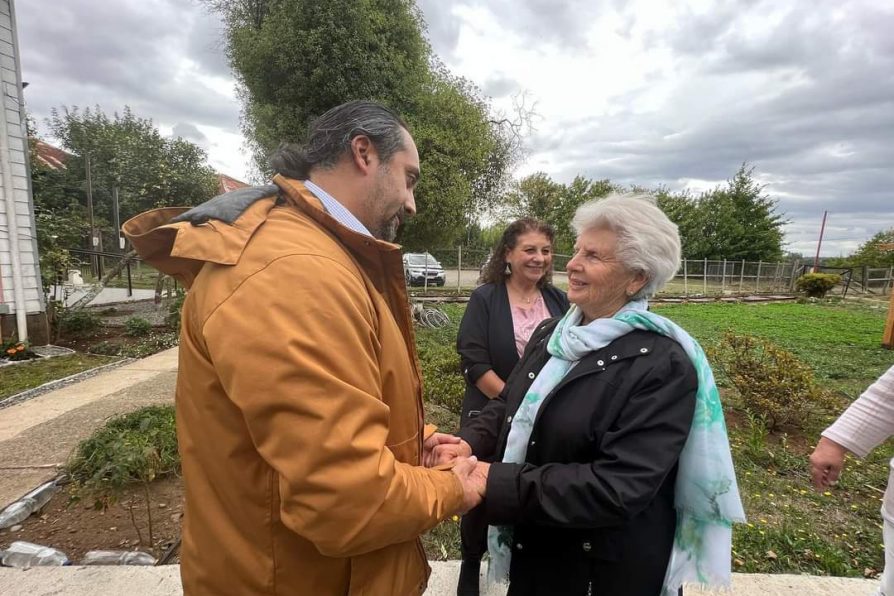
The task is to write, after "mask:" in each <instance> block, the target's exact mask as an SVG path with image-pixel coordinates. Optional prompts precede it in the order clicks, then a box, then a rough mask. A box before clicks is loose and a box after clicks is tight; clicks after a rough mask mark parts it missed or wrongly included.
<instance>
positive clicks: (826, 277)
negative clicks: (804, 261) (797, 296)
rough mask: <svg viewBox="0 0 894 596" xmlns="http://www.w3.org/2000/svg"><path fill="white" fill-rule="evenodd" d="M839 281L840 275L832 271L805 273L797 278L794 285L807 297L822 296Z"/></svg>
mask: <svg viewBox="0 0 894 596" xmlns="http://www.w3.org/2000/svg"><path fill="white" fill-rule="evenodd" d="M839 283H841V276H840V275H835V274H832V273H807V274H804V275H802V276H801V277H799V278H798V280H797V281H796V282H795V287H796V288H798V291H799V292H804V293H805V294H806V295H807V296H808V297H809V298H823V297H825V295H826V294H827V293H828V292H829V290H831V289H832V288H834V287H835V286H837V285H838V284H839Z"/></svg>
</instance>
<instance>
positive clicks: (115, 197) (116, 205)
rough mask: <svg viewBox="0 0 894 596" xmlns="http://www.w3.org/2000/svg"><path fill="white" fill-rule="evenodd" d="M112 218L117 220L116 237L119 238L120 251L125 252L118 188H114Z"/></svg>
mask: <svg viewBox="0 0 894 596" xmlns="http://www.w3.org/2000/svg"><path fill="white" fill-rule="evenodd" d="M112 217H113V218H114V220H115V235H116V236H117V237H118V249H119V250H124V234H122V233H121V205H120V204H119V203H118V187H117V186H114V187H112Z"/></svg>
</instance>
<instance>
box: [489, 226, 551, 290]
mask: <svg viewBox="0 0 894 596" xmlns="http://www.w3.org/2000/svg"><path fill="white" fill-rule="evenodd" d="M528 232H540V233H541V234H543V235H544V236H546V237H547V238H548V239H549V241H550V244H552V243H554V242H555V241H556V232H555V230H554V229H553V227H552V226H551V225H549V224H548V223H546V222H545V221H540V220H539V219H534V218H533V217H523V218H521V219H517V220H515V221H514V222H512V223H511V224H509V225H508V226H506V229H505V230H503V235H502V236H501V237H500V241H499V242H498V243H497V245H496V246H495V247H494V249H493V251H491V253H490V257H488V260H487V264H486V265H485V266H484V269H483V270H482V271H481V277H480V278H479V280H478V281H480V282H481V283H483V284H487V283H495V284H502V283H506V278H507V277H509V276H508V275H507V274H506V261H505V260H504V258H505V256H506V253H507V252H509V251H510V250H512V249H513V248H515V245H516V244H517V243H518V237H519V236H521V235H522V234H527V233H528ZM552 281H553V268H552V267H550V268H549V270H548V271H547V272H546V275H544V276H543V277H541V278H540V281H538V282H537V287H538V288H542V287H543V286H544V285H545V284H548V283H552Z"/></svg>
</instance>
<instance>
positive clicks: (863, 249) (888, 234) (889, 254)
mask: <svg viewBox="0 0 894 596" xmlns="http://www.w3.org/2000/svg"><path fill="white" fill-rule="evenodd" d="M882 244H894V228H891V229H888V230H883V231H881V232H879V233H878V234H876V235H874V236H873V237H872V238H870V239H869V240H867V241H866V242H864V243H863V244H861V245H860V247H859V248H858V249H857V250H856V251H855V252H854V254H852V255H851V256H850V257H849V258H848V260H849V261H850V262H851V264H853V265H867V266H869V267H894V250H890V249H888V250H883V249H882V248H881V245H882Z"/></svg>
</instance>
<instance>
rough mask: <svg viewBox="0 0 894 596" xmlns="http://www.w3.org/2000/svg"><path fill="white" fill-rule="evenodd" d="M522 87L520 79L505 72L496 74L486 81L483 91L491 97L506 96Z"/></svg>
mask: <svg viewBox="0 0 894 596" xmlns="http://www.w3.org/2000/svg"><path fill="white" fill-rule="evenodd" d="M520 89H521V85H519V83H518V81H516V80H515V79H513V78H511V77H507V76H506V75H504V74H496V75H494V76H492V77H490V78H489V79H487V80H486V81H484V86H483V87H482V91H484V93H485V94H487V95H489V96H490V97H506V96H508V95H512V94H513V93H516V92H518V91H519V90H520Z"/></svg>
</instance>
